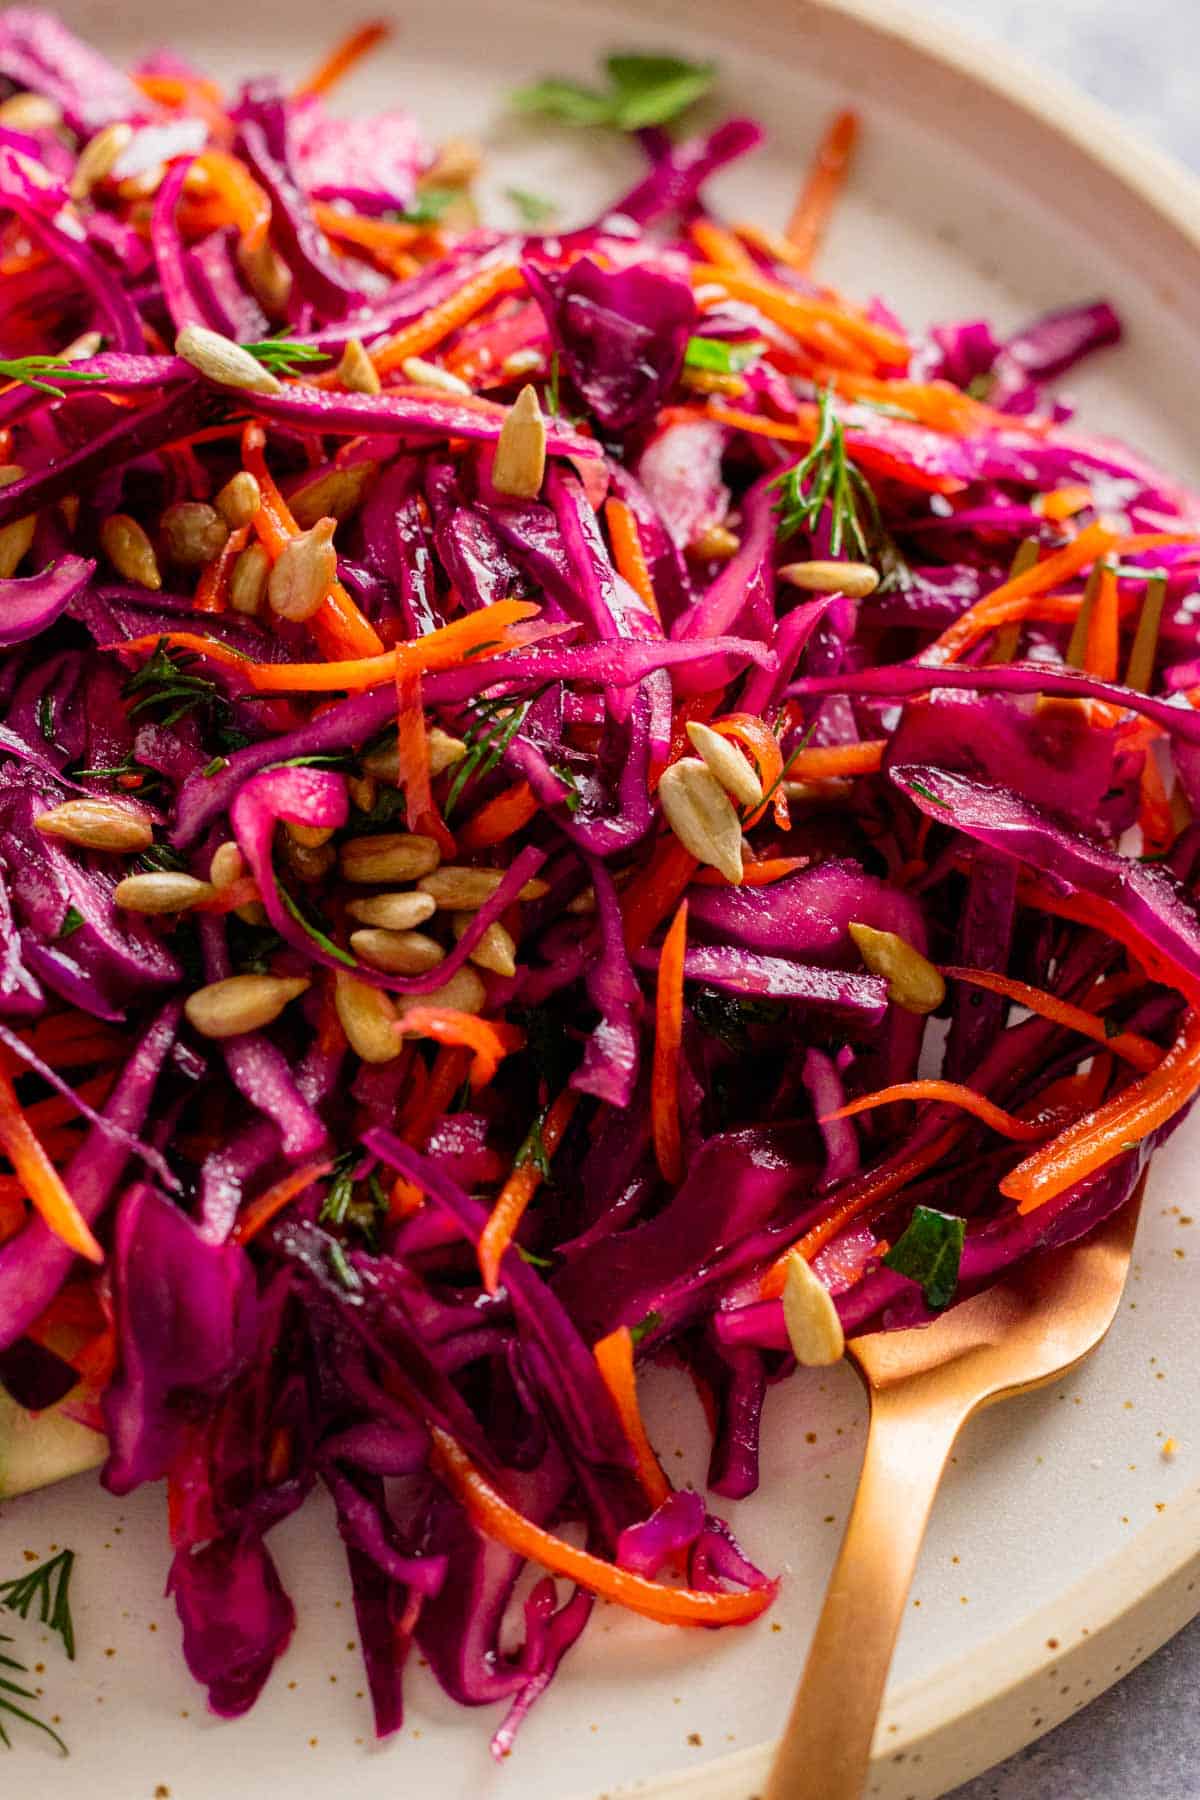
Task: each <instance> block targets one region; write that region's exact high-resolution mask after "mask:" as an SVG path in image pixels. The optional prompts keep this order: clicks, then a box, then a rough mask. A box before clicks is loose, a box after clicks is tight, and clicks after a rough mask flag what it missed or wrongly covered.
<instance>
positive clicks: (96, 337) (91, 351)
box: [63, 331, 104, 363]
mask: <svg viewBox="0 0 1200 1800" xmlns="http://www.w3.org/2000/svg"><path fill="white" fill-rule="evenodd" d="M103 343H104V339H103V338H102V337H101V335H100V333H99V332H98V331H81V332H80V334H79V336H78V337H77V338H75V339H73V340H72V342H71V343H69V344H68V345H67V347H66V349H65V350H64V351H63V361H64V362H69V363H79V362H88V361H89V360H90V358H92V357H93V356H98V355H99V353H100V349H101V346H102V345H103Z"/></svg>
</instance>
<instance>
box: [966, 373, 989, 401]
mask: <svg viewBox="0 0 1200 1800" xmlns="http://www.w3.org/2000/svg"><path fill="white" fill-rule="evenodd" d="M995 383H996V377H995V376H994V375H972V377H971V379H970V381H968V383H967V393H968V394H969V395H970V396H971V399H972V400H986V399H987V398H988V397H989V395H990V394H991V391H992V388H993V387H994V386H995Z"/></svg>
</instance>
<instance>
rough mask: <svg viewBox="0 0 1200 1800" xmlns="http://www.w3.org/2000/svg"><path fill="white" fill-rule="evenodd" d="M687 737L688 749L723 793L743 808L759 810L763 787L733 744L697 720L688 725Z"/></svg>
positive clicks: (709, 726)
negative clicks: (709, 771)
mask: <svg viewBox="0 0 1200 1800" xmlns="http://www.w3.org/2000/svg"><path fill="white" fill-rule="evenodd" d="M687 734H688V737H689V738H690V739H691V744H692V749H693V750H695V752H696V754H697V755H698V756H699V757H700V758H701V760H702V761H703V763H704V766H705V767H706V768H707V769H709V770H711V772H712V773H713V774H714V775H715V776H716V778H717V780H718V781H719V782H720V784H721V786H722V787H723V788H724V789H725V792H726V793H727V794H731V795H732V796H733V798H734V799H735V800H738V801H740V802H741V804H742V805H743V806H761V805H762V797H763V785H762V782H761V781H760V780H759V777H758V771H757V770H756V769H755V768H754V766H753V764H752V763H749V762H747V760H746V758H745V757H744V756H743V755H742V753H741V751H740V750H739V749H738V747H737V745H736V744H731V743H730V741H729V739H728V738H727V737H722V736H721V733H720V732H719V731H714V730H713V729H712V726H711V725H702V724H701V723H700V721H699V720H698V719H692V720H690V721H689V722H688V727H687Z"/></svg>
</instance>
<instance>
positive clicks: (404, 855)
mask: <svg viewBox="0 0 1200 1800" xmlns="http://www.w3.org/2000/svg"><path fill="white" fill-rule="evenodd" d="M441 856H442V853H441V851H440V850H439V849H438V846H437V841H436V839H434V838H431V837H420V836H418V835H417V834H416V833H414V832H408V831H385V832H381V833H380V834H379V835H378V836H376V837H360V838H350V839H349V840H348V841H347V842H346V843H344V844H343V845H342V859H341V860H342V874H343V875H344V876H345V877H346V880H347V881H357V882H368V881H419V880H420V879H421V877H422V876H424V875H431V874H432V873H433V871H434V870H435V869H436V868H437V866H438V863H439V862H440V861H441Z"/></svg>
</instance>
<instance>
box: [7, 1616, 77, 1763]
mask: <svg viewBox="0 0 1200 1800" xmlns="http://www.w3.org/2000/svg"><path fill="white" fill-rule="evenodd" d="M11 1643H12V1639H11V1638H10V1637H6V1636H5V1634H4V1633H3V1632H0V1744H3V1745H4V1748H5V1749H6V1750H11V1749H12V1739H11V1738H10V1737H9V1735H8V1731H7V1729H6V1728H5V1720H6V1719H20V1720H21V1721H22V1722H23V1723H24V1724H26V1725H32V1726H33V1728H34V1730H35V1731H44V1732H45V1734H46V1736H47V1737H48V1738H53V1740H54V1742H55V1743H56V1744H57V1745H58V1747H59V1749H60V1750H61V1751H62V1753H63V1755H64V1756H66V1755H68V1750H67V1746H66V1745H65V1744H64V1743H63V1740H62V1739H61V1738H60V1737H59V1735H58V1733H57V1731H55V1729H54V1727H53V1725H48V1724H47V1723H46V1721H45V1719H39V1718H38V1716H37V1714H36V1713H31V1712H27V1711H26V1710H25V1708H24V1707H23V1706H18V1705H17V1701H18V1700H33V1701H35V1702H36V1700H37V1698H38V1696H37V1695H36V1694H35V1693H34V1691H33V1689H32V1688H27V1687H22V1686H21V1685H20V1683H19V1682H16V1681H14V1680H13V1679H12V1676H13V1675H28V1673H29V1671H28V1669H27V1668H26V1667H25V1664H24V1663H23V1662H18V1661H17V1659H16V1657H15V1656H9V1655H8V1654H7V1653H6V1651H5V1650H4V1648H3V1646H4V1645H5V1644H11ZM6 1671H11V1673H6Z"/></svg>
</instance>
